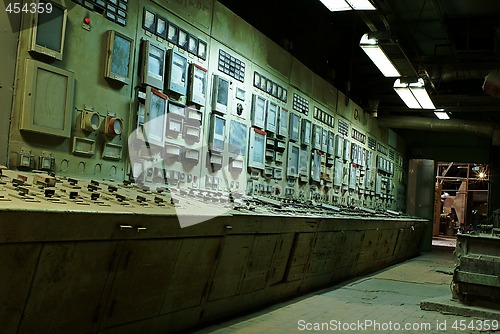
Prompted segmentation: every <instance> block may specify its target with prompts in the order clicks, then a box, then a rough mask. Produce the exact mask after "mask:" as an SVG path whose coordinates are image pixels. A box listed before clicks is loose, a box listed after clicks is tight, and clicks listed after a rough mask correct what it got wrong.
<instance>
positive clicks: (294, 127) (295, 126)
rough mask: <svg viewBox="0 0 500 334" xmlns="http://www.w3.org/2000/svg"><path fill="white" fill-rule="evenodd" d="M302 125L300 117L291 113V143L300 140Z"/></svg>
mask: <svg viewBox="0 0 500 334" xmlns="http://www.w3.org/2000/svg"><path fill="white" fill-rule="evenodd" d="M299 124H300V117H299V115H297V114H294V113H293V112H291V113H290V121H289V125H290V131H289V135H290V140H291V141H298V140H299V126H300V125H299Z"/></svg>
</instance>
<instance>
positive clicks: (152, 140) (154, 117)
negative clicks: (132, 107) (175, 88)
mask: <svg viewBox="0 0 500 334" xmlns="http://www.w3.org/2000/svg"><path fill="white" fill-rule="evenodd" d="M167 102H168V97H167V96H166V95H165V94H163V93H161V92H159V91H157V90H156V89H154V88H151V87H149V86H148V87H146V101H145V108H144V120H145V122H144V125H143V135H144V138H145V140H146V142H147V143H149V144H153V145H157V146H161V147H163V145H164V135H165V113H166V110H167Z"/></svg>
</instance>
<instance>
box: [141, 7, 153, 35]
mask: <svg viewBox="0 0 500 334" xmlns="http://www.w3.org/2000/svg"><path fill="white" fill-rule="evenodd" d="M143 25H144V29H146V30H149V31H151V30H152V29H154V26H155V14H153V13H151V12H150V11H147V10H146V11H144V23H143Z"/></svg>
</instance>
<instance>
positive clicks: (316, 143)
mask: <svg viewBox="0 0 500 334" xmlns="http://www.w3.org/2000/svg"><path fill="white" fill-rule="evenodd" d="M322 133H323V130H322V129H321V126H320V125H318V124H314V126H313V139H312V147H313V148H314V149H317V150H321V135H322Z"/></svg>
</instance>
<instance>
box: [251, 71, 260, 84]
mask: <svg viewBox="0 0 500 334" xmlns="http://www.w3.org/2000/svg"><path fill="white" fill-rule="evenodd" d="M253 85H254V86H255V87H260V75H259V73H257V72H255V73H254V75H253Z"/></svg>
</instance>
